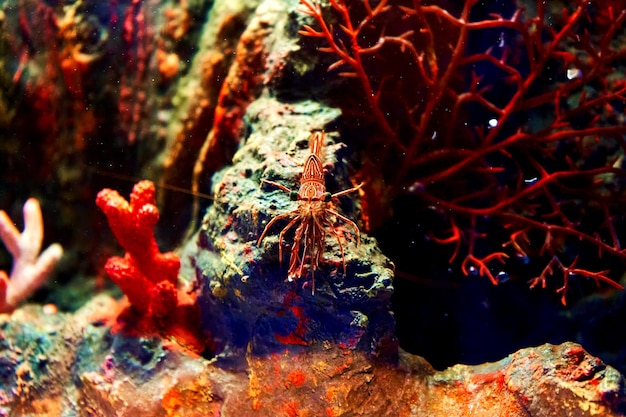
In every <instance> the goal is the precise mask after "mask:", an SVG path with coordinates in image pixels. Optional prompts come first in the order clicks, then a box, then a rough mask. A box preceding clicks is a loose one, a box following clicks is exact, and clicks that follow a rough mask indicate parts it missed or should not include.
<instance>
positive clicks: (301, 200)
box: [257, 132, 363, 295]
mask: <svg viewBox="0 0 626 417" xmlns="http://www.w3.org/2000/svg"><path fill="white" fill-rule="evenodd" d="M323 142H324V132H314V133H313V135H312V136H311V139H310V142H309V146H310V150H311V152H310V154H309V156H308V157H307V159H306V162H305V163H304V167H303V171H302V178H301V179H300V188H299V189H298V191H297V192H296V191H292V190H290V189H289V188H287V187H285V186H284V185H282V184H279V183H277V182H274V181H269V180H266V179H262V180H261V183H266V184H270V185H273V186H274V187H277V188H279V189H281V190H283V191H285V192H286V193H289V196H290V198H291V199H292V200H295V201H298V207H297V208H296V209H295V210H292V211H289V212H287V213H283V214H279V215H277V216H275V217H274V218H273V219H272V220H271V221H270V222H269V223H268V224H267V225H266V226H265V229H263V233H261V236H260V237H259V240H258V241H257V246H260V245H261V242H262V241H263V238H264V237H265V235H266V234H267V232H268V231H269V229H270V228H271V227H272V226H273V225H274V224H275V223H276V222H278V221H279V220H282V219H291V220H290V221H289V223H287V225H286V226H285V227H284V228H283V230H281V232H280V234H279V235H278V257H279V259H280V261H281V262H282V259H283V240H284V237H285V234H286V233H287V231H289V230H290V229H291V228H293V227H295V226H296V225H297V227H296V230H295V232H294V237H293V244H292V246H291V256H290V260H289V270H288V272H287V280H288V281H293V280H295V279H299V278H302V277H303V276H304V275H305V273H306V271H305V265H306V261H307V260H308V264H309V269H310V270H311V294H313V295H315V271H316V270H317V269H318V267H319V264H320V262H321V260H322V255H323V254H324V246H325V241H326V235H327V234H328V233H332V234H333V235H334V236H335V238H336V239H337V243H338V244H339V249H340V250H341V262H342V264H343V273H344V275H345V274H346V261H345V257H344V249H343V244H342V243H341V237H340V236H339V233H337V229H336V228H335V225H334V223H333V221H331V219H333V218H335V219H339V220H341V221H343V222H344V223H345V224H347V225H349V226H350V227H352V228H353V229H354V231H355V235H356V238H357V246H358V245H359V244H360V242H361V235H360V233H359V228H358V226H357V225H356V223H354V222H353V221H352V220H350V219H348V218H347V217H345V216H343V215H341V214H339V213H337V212H336V211H335V210H333V209H332V201H333V199H336V198H337V197H340V196H343V195H346V194H350V193H353V192H355V191H357V190H359V189H360V188H361V187H362V186H363V183H361V184H359V185H357V186H356V187H353V188H349V189H347V190H343V191H339V192H337V193H334V194H331V193H329V192H327V191H326V184H325V181H324V169H323V163H322V157H321V151H322V145H323Z"/></svg>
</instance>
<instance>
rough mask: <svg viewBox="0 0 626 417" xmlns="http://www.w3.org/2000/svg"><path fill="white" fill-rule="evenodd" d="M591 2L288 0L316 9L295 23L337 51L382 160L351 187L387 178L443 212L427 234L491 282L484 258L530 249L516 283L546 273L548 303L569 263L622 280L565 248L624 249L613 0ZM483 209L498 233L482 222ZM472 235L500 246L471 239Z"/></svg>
mask: <svg viewBox="0 0 626 417" xmlns="http://www.w3.org/2000/svg"><path fill="white" fill-rule="evenodd" d="M426 3H427V4H426ZM529 3H532V2H529ZM605 3H606V2H604V1H595V2H594V1H582V0H579V1H572V2H568V3H567V5H564V6H563V8H562V10H561V11H560V12H556V11H554V7H553V8H549V6H548V5H547V4H548V3H546V2H544V1H537V2H536V3H534V4H531V5H530V6H529V7H528V10H525V9H523V8H521V7H518V6H517V5H516V4H515V3H514V2H510V3H509V8H508V10H506V13H507V15H506V16H505V15H504V12H500V10H501V9H498V7H499V8H504V7H503V5H502V4H501V2H497V4H493V5H491V6H489V5H487V6H485V5H484V4H483V2H478V1H476V0H468V1H465V2H461V3H460V5H459V6H458V8H457V9H455V6H454V5H450V4H448V3H446V4H448V6H447V7H448V8H447V9H446V8H444V7H442V6H439V5H437V4H436V2H422V1H420V0H414V1H388V0H382V1H377V2H372V1H369V0H366V1H351V0H330V5H331V8H330V10H324V9H322V7H321V6H320V5H319V4H316V3H313V2H311V1H309V0H301V4H302V11H303V12H304V13H305V14H307V15H309V16H311V17H313V18H314V19H315V21H316V25H315V26H308V25H305V26H304V27H303V29H302V31H301V34H303V35H305V36H308V37H315V38H320V39H322V40H323V42H324V43H325V45H324V46H323V47H321V48H319V49H320V51H322V52H327V53H330V54H333V55H334V56H335V57H337V60H336V61H335V62H334V63H333V64H332V65H330V68H329V70H340V71H341V72H340V75H343V76H345V77H349V78H351V79H355V80H357V82H358V84H359V85H360V89H361V91H362V93H363V95H362V102H365V103H366V106H365V107H366V114H365V115H361V117H362V118H363V117H364V118H365V119H366V120H369V122H370V123H371V125H373V126H376V127H377V133H376V134H374V137H373V138H372V140H371V141H370V142H369V143H368V148H369V155H370V156H369V157H370V159H371V160H374V159H375V158H376V157H379V158H380V157H381V155H382V159H383V160H384V161H385V162H384V163H383V164H382V168H381V169H378V168H376V164H374V163H373V164H371V165H369V166H366V168H364V170H363V173H362V175H364V176H365V177H369V179H368V184H369V187H370V189H369V190H367V192H366V194H369V195H372V196H375V197H374V198H380V195H381V190H380V189H376V187H377V186H378V185H380V184H381V183H386V184H392V185H390V186H384V185H383V186H381V187H380V188H383V190H382V193H383V194H387V195H388V196H391V197H390V198H393V197H394V196H397V195H399V194H403V193H404V194H410V195H413V196H415V197H416V198H419V199H421V201H422V202H423V203H424V204H426V205H429V206H431V207H432V210H434V211H437V212H438V213H439V215H440V217H441V218H442V219H444V222H445V223H447V232H445V233H446V234H442V233H443V232H444V231H433V233H432V236H431V237H432V238H433V239H435V240H436V241H438V242H440V243H442V244H450V245H453V247H454V249H453V250H452V252H451V262H452V261H454V260H455V259H457V258H461V261H460V268H461V269H462V271H463V272H464V273H465V274H470V273H474V272H475V273H478V274H480V275H482V276H486V277H488V278H489V279H490V280H491V281H492V282H493V283H497V282H498V277H497V272H494V269H493V267H494V263H496V264H497V263H504V262H506V260H507V259H508V258H510V257H518V258H529V257H534V258H537V259H541V262H544V264H543V265H544V267H541V268H539V269H538V270H536V271H535V273H536V275H535V278H534V279H532V280H531V286H536V285H541V286H546V281H547V278H548V277H550V276H553V275H556V274H558V273H559V272H560V273H561V274H562V285H560V286H559V287H558V288H557V292H558V293H560V295H561V301H562V302H563V303H565V302H566V292H567V288H568V282H569V279H570V278H571V277H573V276H584V277H588V278H591V279H592V280H593V281H595V282H596V284H598V283H600V282H604V283H607V284H610V285H613V286H615V287H620V288H621V286H620V285H619V284H617V283H616V282H614V281H613V279H612V277H611V276H610V273H609V271H606V270H604V268H598V269H601V270H600V271H598V270H596V269H595V268H596V267H595V266H593V265H592V264H593V262H592V263H591V264H589V265H585V266H581V265H580V263H581V257H580V256H579V254H581V253H582V252H581V251H584V252H589V251H591V252H595V253H597V255H598V257H600V256H602V255H610V256H611V257H613V258H617V259H620V260H624V259H626V251H624V249H623V248H622V245H621V242H620V235H621V234H622V232H621V229H622V228H623V224H621V223H620V220H619V219H620V216H619V215H620V213H621V211H622V210H623V203H624V201H625V200H626V195H625V194H626V193H625V191H624V189H623V186H622V184H621V180H622V179H623V177H624V174H625V172H624V170H623V169H622V158H621V155H623V153H624V148H625V143H624V135H625V134H626V127H624V123H623V115H622V114H621V113H623V102H624V100H625V99H626V82H625V81H624V78H623V76H622V75H621V70H622V69H621V68H620V66H621V65H622V63H623V60H624V57H625V56H626V48H624V46H623V42H620V39H621V37H623V36H624V22H625V21H626V10H624V9H623V8H619V7H614V6H613V5H611V4H605ZM490 7H491V8H490ZM331 11H332V13H331ZM499 13H500V14H499ZM335 22H336V23H335ZM485 44H487V45H488V46H487V47H484V45H485ZM481 48H482V49H481ZM357 107H358V106H353V107H352V109H354V108H357ZM378 165H380V164H378ZM381 177H382V178H384V180H385V181H384V182H383V181H381V180H380V179H378V180H377V179H376V178H381ZM383 200H384V199H383ZM370 215H372V213H370ZM489 222H491V223H496V224H498V225H499V228H500V233H501V235H502V236H504V237H500V238H498V237H495V234H491V235H490V236H487V233H486V229H485V226H484V224H485V223H489ZM437 232H439V233H437ZM484 237H488V238H491V239H501V242H500V243H499V245H496V246H500V249H489V250H488V251H487V253H486V251H485V250H480V249H478V246H479V243H478V242H479V241H481V240H482V241H484V240H485V239H481V238H484ZM572 247H574V248H575V249H574V250H573V251H572V250H570V248H572ZM462 254H464V255H462ZM596 263H597V262H596Z"/></svg>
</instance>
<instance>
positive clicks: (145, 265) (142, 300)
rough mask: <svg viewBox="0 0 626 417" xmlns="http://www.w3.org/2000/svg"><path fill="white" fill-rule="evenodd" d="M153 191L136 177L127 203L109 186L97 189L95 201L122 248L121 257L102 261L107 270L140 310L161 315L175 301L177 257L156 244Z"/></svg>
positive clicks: (173, 306)
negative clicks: (122, 253)
mask: <svg viewBox="0 0 626 417" xmlns="http://www.w3.org/2000/svg"><path fill="white" fill-rule="evenodd" d="M154 193H155V189H154V184H153V183H152V182H150V181H140V182H139V183H137V184H136V185H135V186H134V188H133V192H132V193H131V195H130V204H129V202H128V201H126V200H125V199H124V198H123V197H122V196H120V195H119V194H118V193H117V191H114V190H111V189H104V190H102V191H100V192H99V193H98V197H97V199H96V204H97V205H98V207H100V209H101V210H102V211H103V212H104V214H105V215H106V216H107V219H108V221H109V225H110V226H111V230H112V231H113V234H114V235H115V237H116V238H117V240H118V241H119V242H120V245H122V247H123V248H124V249H125V250H126V255H125V256H124V257H123V258H120V257H118V256H114V257H112V258H109V260H108V261H107V263H106V265H105V270H106V271H107V274H109V276H110V277H111V279H112V280H113V281H114V282H115V283H116V284H117V285H119V286H120V288H121V289H122V291H123V292H124V294H126V296H127V297H128V300H129V301H130V303H131V305H132V306H133V307H134V308H135V309H136V310H137V311H138V312H139V313H140V314H142V315H153V316H155V317H158V318H163V317H165V316H167V315H168V314H170V313H171V312H172V310H174V308H175V307H176V306H177V303H178V295H177V294H178V293H177V289H176V284H177V282H178V270H179V269H180V259H179V258H178V255H176V254H175V253H172V252H167V253H161V252H160V251H159V247H158V246H157V243H156V240H155V238H154V232H153V229H154V226H155V225H156V223H157V221H158V220H159V211H158V210H157V207H156V203H155V200H154Z"/></svg>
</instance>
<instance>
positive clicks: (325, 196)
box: [324, 193, 333, 203]
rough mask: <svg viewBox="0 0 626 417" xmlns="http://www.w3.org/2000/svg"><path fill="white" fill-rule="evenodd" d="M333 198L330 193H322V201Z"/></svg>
mask: <svg viewBox="0 0 626 417" xmlns="http://www.w3.org/2000/svg"><path fill="white" fill-rule="evenodd" d="M332 199H333V195H332V194H331V193H324V202H325V203H330V200H332Z"/></svg>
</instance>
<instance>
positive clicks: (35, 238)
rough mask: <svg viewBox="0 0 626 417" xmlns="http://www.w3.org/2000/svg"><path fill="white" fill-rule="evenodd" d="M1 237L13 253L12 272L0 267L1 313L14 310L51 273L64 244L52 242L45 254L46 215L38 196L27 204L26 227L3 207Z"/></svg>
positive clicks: (0, 216) (0, 225) (0, 221)
mask: <svg viewBox="0 0 626 417" xmlns="http://www.w3.org/2000/svg"><path fill="white" fill-rule="evenodd" d="M0 239H2V241H3V242H4V244H5V246H6V247H7V249H8V250H9V252H10V253H11V255H13V269H12V270H11V276H10V277H9V276H7V274H6V272H4V271H0V313H2V312H9V311H12V310H13V309H14V308H15V307H16V306H17V304H18V303H19V302H20V301H21V300H23V299H25V298H26V297H28V296H29V295H30V294H31V293H32V292H33V291H35V290H36V289H37V288H39V286H40V285H41V284H43V283H44V281H45V280H46V279H47V278H48V275H50V272H51V271H52V269H53V268H54V267H55V266H56V264H57V262H59V259H61V256H63V248H62V247H61V245H59V244H58V243H55V244H52V245H50V246H49V247H48V248H47V249H46V250H45V251H43V253H41V255H40V254H39V251H40V249H41V243H42V241H43V218H42V216H41V208H40V207H39V202H37V200H36V199H34V198H30V199H28V201H26V203H25V204H24V231H23V232H22V233H20V232H19V230H17V228H16V227H15V225H14V224H13V222H12V221H11V219H10V218H9V216H8V215H7V214H6V212H5V211H4V210H0Z"/></svg>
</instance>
